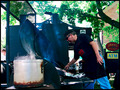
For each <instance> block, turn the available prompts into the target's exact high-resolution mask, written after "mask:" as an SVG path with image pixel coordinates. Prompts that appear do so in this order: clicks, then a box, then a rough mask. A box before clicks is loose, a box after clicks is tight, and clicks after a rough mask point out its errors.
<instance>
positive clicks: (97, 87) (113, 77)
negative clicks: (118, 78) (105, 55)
mask: <svg viewBox="0 0 120 90" xmlns="http://www.w3.org/2000/svg"><path fill="white" fill-rule="evenodd" d="M114 79H115V76H111V77H110V79H109V82H110V85H111V88H112V89H115V88H114V87H113V83H114ZM94 89H100V85H98V84H97V83H95V87H94Z"/></svg>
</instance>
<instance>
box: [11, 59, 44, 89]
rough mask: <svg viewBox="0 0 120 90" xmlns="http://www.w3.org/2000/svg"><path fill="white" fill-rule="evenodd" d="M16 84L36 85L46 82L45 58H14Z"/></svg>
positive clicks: (19, 85)
mask: <svg viewBox="0 0 120 90" xmlns="http://www.w3.org/2000/svg"><path fill="white" fill-rule="evenodd" d="M13 63H14V85H15V86H16V87H36V86H40V85H42V84H43V82H44V72H43V60H42V59H38V60H14V62H13Z"/></svg>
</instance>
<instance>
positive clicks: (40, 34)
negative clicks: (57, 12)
mask: <svg viewBox="0 0 120 90" xmlns="http://www.w3.org/2000/svg"><path fill="white" fill-rule="evenodd" d="M58 28H60V27H58ZM50 30H51V31H50ZM55 30H56V29H55ZM55 30H54V29H52V27H51V28H49V29H46V31H45V29H43V30H42V31H39V29H37V28H36V27H35V26H34V25H33V24H32V23H31V22H30V21H29V20H27V19H26V20H25V21H24V22H23V23H22V25H21V28H20V30H19V35H20V39H21V43H22V46H23V48H24V49H25V50H26V51H27V53H28V54H34V55H35V56H37V55H39V56H41V57H42V58H43V59H45V60H47V61H49V62H51V63H53V64H54V65H55V66H57V67H60V68H64V66H65V65H66V64H67V63H68V59H65V58H66V56H67V48H66V47H67V45H66V42H65V41H64V40H62V41H60V40H58V39H59V38H60V37H62V36H60V34H59V35H58V33H59V31H57V30H56V31H57V32H58V33H57V35H56V34H53V33H56V32H55ZM67 58H68V57H67Z"/></svg>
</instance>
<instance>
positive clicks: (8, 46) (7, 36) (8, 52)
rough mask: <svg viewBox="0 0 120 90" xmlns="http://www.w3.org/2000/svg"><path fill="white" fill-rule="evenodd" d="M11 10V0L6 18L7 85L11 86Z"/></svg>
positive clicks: (8, 2)
mask: <svg viewBox="0 0 120 90" xmlns="http://www.w3.org/2000/svg"><path fill="white" fill-rule="evenodd" d="M9 12H10V1H7V18H6V22H7V28H6V62H7V67H6V68H7V75H6V78H7V87H9V86H10V84H9V60H10V42H9V41H10V36H9V34H10V33H9V32H10V31H9V30H10V29H9Z"/></svg>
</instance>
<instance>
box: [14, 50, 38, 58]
mask: <svg viewBox="0 0 120 90" xmlns="http://www.w3.org/2000/svg"><path fill="white" fill-rule="evenodd" d="M35 59H36V58H35V54H34V53H32V51H31V52H30V54H28V55H26V56H17V57H15V60H35Z"/></svg>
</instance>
